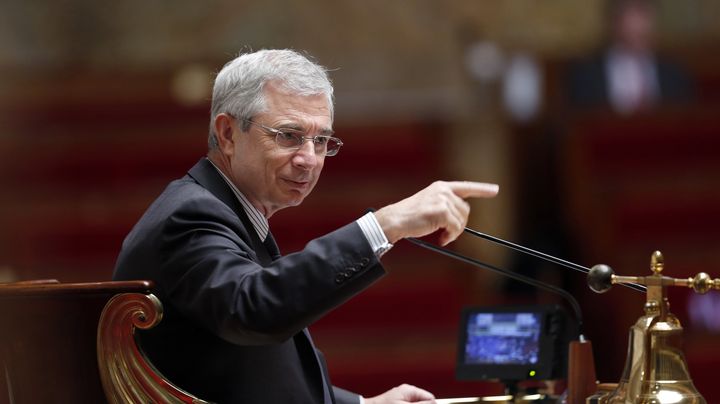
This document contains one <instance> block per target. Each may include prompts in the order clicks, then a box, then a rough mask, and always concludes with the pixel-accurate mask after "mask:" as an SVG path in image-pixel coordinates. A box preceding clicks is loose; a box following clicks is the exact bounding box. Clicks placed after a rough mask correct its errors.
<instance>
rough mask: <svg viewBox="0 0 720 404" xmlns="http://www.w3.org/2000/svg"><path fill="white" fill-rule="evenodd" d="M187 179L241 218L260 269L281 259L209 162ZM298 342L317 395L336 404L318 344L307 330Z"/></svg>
mask: <svg viewBox="0 0 720 404" xmlns="http://www.w3.org/2000/svg"><path fill="white" fill-rule="evenodd" d="M188 175H190V177H192V178H193V179H194V180H195V181H197V182H198V184H200V185H202V186H203V187H204V188H205V189H207V190H208V191H210V192H211V193H212V194H213V195H215V196H216V197H217V198H218V199H220V200H221V201H223V203H225V204H226V205H227V206H229V207H230V208H231V209H232V210H233V211H234V212H235V214H236V215H237V216H238V217H239V218H240V221H241V222H242V224H243V226H244V230H245V232H244V234H241V235H240V236H241V237H242V238H245V240H246V241H249V242H250V244H251V245H252V247H253V250H255V254H256V255H257V258H258V261H259V263H260V264H261V265H263V266H267V265H270V264H271V263H272V262H273V261H274V260H276V259H278V258H280V249H279V248H278V245H277V243H276V242H275V238H274V237H273V236H272V234H271V233H268V235H267V238H266V239H265V242H262V241H261V240H260V237H259V236H258V235H257V232H256V231H255V228H254V227H253V225H252V223H251V222H250V218H248V216H247V214H246V213H245V209H243V207H242V205H241V204H240V201H238V199H237V197H236V196H235V194H234V193H233V191H232V189H230V187H229V186H228V184H227V183H226V182H225V180H224V179H223V178H222V177H221V176H220V173H218V171H217V169H216V168H215V167H214V166H213V165H212V163H210V161H209V160H208V159H207V158H202V159H201V160H200V161H199V162H198V163H197V164H195V166H193V168H191V169H190V170H189V171H188ZM295 342H296V346H297V348H298V349H299V350H300V351H301V352H302V351H305V352H306V353H305V355H307V356H309V357H310V358H314V359H315V364H316V365H317V368H315V371H314V372H311V374H312V373H315V372H317V373H315V374H316V375H318V376H320V380H319V382H320V384H321V385H322V392H320V391H317V392H316V393H317V394H321V395H322V396H323V402H324V403H326V404H330V403H333V402H334V401H335V400H334V399H333V395H332V390H331V389H330V386H329V383H328V381H329V380H330V379H329V377H328V374H327V368H326V365H325V361H324V359H323V358H321V357H320V355H319V354H318V351H317V350H316V349H315V344H314V343H313V340H312V337H310V332H309V331H308V329H307V328H305V329H303V330H302V332H299V333H297V334H296V335H295ZM309 363H312V362H309ZM311 385H313V386H315V387H317V384H315V383H312V384H311Z"/></svg>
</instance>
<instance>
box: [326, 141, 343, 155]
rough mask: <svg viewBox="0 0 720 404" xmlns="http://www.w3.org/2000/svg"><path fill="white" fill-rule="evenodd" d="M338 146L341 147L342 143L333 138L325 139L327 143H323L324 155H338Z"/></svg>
mask: <svg viewBox="0 0 720 404" xmlns="http://www.w3.org/2000/svg"><path fill="white" fill-rule="evenodd" d="M340 146H342V142H341V141H340V139H338V138H335V137H329V138H327V142H325V155H326V156H334V155H336V154H338V151H340Z"/></svg>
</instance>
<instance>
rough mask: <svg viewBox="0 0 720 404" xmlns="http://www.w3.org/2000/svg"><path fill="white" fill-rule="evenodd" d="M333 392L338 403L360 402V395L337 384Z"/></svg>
mask: <svg viewBox="0 0 720 404" xmlns="http://www.w3.org/2000/svg"><path fill="white" fill-rule="evenodd" d="M333 393H334V394H335V403H337V404H360V396H359V395H357V394H355V393H352V392H350V391H347V390H345V389H341V388H340V387H335V386H333Z"/></svg>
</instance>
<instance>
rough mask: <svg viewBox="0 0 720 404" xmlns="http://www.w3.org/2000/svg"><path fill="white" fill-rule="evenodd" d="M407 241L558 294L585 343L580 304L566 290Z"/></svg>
mask: <svg viewBox="0 0 720 404" xmlns="http://www.w3.org/2000/svg"><path fill="white" fill-rule="evenodd" d="M405 240H407V241H409V242H410V243H412V244H415V245H417V246H420V247H422V248H425V249H428V250H431V251H434V252H436V253H440V254H442V255H445V256H447V257H451V258H454V259H456V260H459V261H462V262H464V263H466V264H470V265H473V266H476V267H479V268H482V269H486V270H489V271H492V272H495V273H499V274H502V275H505V276H507V277H509V278H512V279H515V280H517V281H520V282H523V283H526V284H528V285H530V286H534V287H536V288H539V289H544V290H547V291H549V292H552V293H556V294H558V295H560V296H562V297H563V298H564V299H565V300H567V301H568V303H569V304H570V306H571V307H572V309H573V311H574V313H575V318H576V319H577V324H578V325H577V330H576V331H577V335H578V339H579V340H580V341H584V340H585V337H584V336H583V333H582V324H583V319H582V311H581V310H580V304H578V301H577V300H576V299H575V298H574V297H573V295H571V294H570V293H568V292H567V291H566V290H564V289H561V288H559V287H557V286H554V285H551V284H549V283H545V282H542V281H539V280H537V279H533V278H530V277H528V276H525V275H522V274H519V273H516V272H512V271H509V270H507V269H502V268H498V267H496V266H493V265H490V264H487V263H484V262H482V261H480V260H477V259H475V258H470V257H467V256H464V255H462V254H460V253H457V252H455V251H452V250H450V249H447V248H443V247H440V246H437V245H435V244H432V243H428V242H427V241H423V240H420V239H417V238H414V237H406V238H405Z"/></svg>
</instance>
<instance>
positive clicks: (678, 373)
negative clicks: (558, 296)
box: [588, 251, 720, 404]
mask: <svg viewBox="0 0 720 404" xmlns="http://www.w3.org/2000/svg"><path fill="white" fill-rule="evenodd" d="M664 267H665V261H664V259H663V255H662V254H661V253H660V251H655V252H654V253H653V254H652V256H651V258H650V269H651V271H652V275H649V276H618V275H615V274H614V273H613V270H612V269H611V268H610V267H608V266H607V265H596V266H594V267H592V268H591V269H590V272H589V273H588V285H589V286H590V288H591V289H592V290H594V291H595V292H598V293H603V292H606V291H607V290H609V289H610V287H611V286H612V285H615V284H629V283H634V284H640V285H645V286H646V287H647V292H646V295H647V299H646V302H645V315H643V316H642V317H640V318H639V319H638V321H637V322H636V323H635V325H633V326H632V327H630V338H629V345H628V353H627V359H626V360H625V368H624V370H623V374H622V377H621V380H620V382H619V383H618V386H617V388H615V389H614V390H613V391H611V392H609V393H605V394H604V395H601V397H597V395H596V396H593V397H596V398H597V401H594V402H598V403H601V404H605V403H607V404H617V403H623V404H625V403H633V404H635V403H643V404H645V403H647V404H650V403H657V404H669V403H678V404H704V403H705V399H704V398H703V397H702V396H701V395H700V393H699V392H698V391H697V389H695V386H694V385H693V382H692V379H691V378H690V374H689V372H688V367H687V362H686V361H685V355H684V354H683V351H682V330H683V329H682V326H681V325H680V321H678V319H677V317H675V316H674V315H673V314H672V313H670V311H669V308H670V304H669V302H668V298H667V293H666V292H667V287H668V286H683V287H689V288H692V289H693V290H695V292H697V293H706V292H708V291H709V290H710V289H716V290H720V279H711V278H710V276H709V275H708V274H706V273H704V272H701V273H699V274H697V275H696V276H695V277H693V278H687V279H679V278H671V277H668V276H664V275H662V272H663V269H664Z"/></svg>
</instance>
